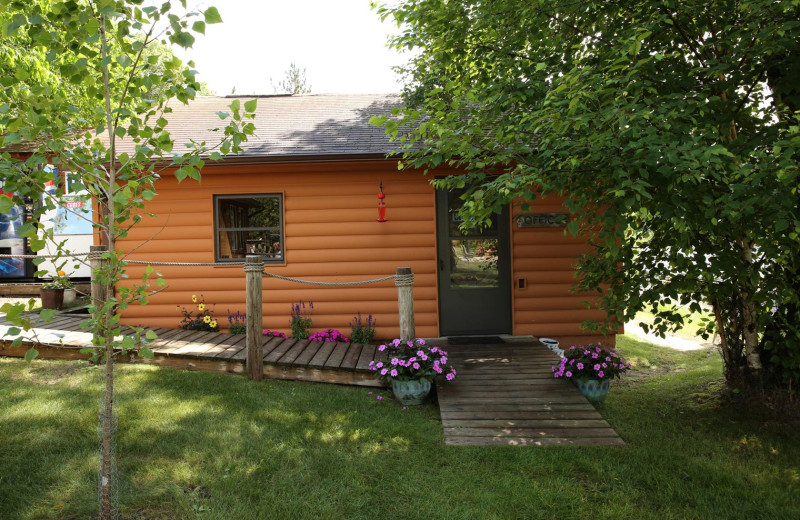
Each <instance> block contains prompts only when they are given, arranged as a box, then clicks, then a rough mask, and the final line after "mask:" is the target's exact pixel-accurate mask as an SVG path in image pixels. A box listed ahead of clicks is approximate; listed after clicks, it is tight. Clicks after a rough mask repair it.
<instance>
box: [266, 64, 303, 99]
mask: <svg viewBox="0 0 800 520" xmlns="http://www.w3.org/2000/svg"><path fill="white" fill-rule="evenodd" d="M270 83H272V78H270ZM272 90H273V91H274V92H275V93H276V94H310V93H311V85H309V84H308V81H307V80H306V69H305V68H304V69H303V70H300V68H299V67H298V66H297V65H295V64H294V63H290V64H289V68H288V69H286V74H285V77H284V78H283V79H282V80H280V81H279V82H278V84H277V85H276V84H275V83H272Z"/></svg>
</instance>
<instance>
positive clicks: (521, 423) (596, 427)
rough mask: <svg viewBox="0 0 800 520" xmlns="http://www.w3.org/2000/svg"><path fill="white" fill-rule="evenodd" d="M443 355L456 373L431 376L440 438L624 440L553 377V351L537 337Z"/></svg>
mask: <svg viewBox="0 0 800 520" xmlns="http://www.w3.org/2000/svg"><path fill="white" fill-rule="evenodd" d="M449 358H450V359H449V361H450V362H451V363H452V364H453V366H454V367H455V368H456V370H457V371H458V376H457V377H456V379H455V380H454V381H452V382H450V383H446V384H442V383H440V382H437V395H438V398H439V411H440V415H441V419H442V427H443V429H444V435H445V444H447V445H451V446H495V445H507V446H557V445H573V446H621V445H624V444H625V443H624V441H623V440H622V439H621V438H620V437H619V435H617V433H616V432H615V431H614V429H613V428H611V426H610V425H609V424H608V423H607V422H606V421H605V420H604V419H603V417H602V416H601V415H600V413H598V412H597V410H596V409H595V408H594V406H592V405H591V403H589V402H588V401H587V400H586V398H585V397H583V395H581V393H580V392H579V391H578V389H577V388H575V386H574V385H572V384H570V383H569V382H568V381H564V380H562V379H555V378H554V377H553V373H552V366H553V365H555V364H556V363H557V362H558V359H559V358H558V357H557V356H556V355H555V354H553V353H552V352H551V351H549V350H548V349H546V348H545V347H544V346H542V345H540V344H537V343H532V344H529V345H514V346H505V345H493V346H492V347H491V348H489V347H481V346H469V347H466V348H454V349H452V350H450V356H449Z"/></svg>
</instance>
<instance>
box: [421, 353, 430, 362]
mask: <svg viewBox="0 0 800 520" xmlns="http://www.w3.org/2000/svg"><path fill="white" fill-rule="evenodd" d="M420 357H421V358H422V361H428V356H426V355H425V354H424V353H423V354H422V355H421V356H420Z"/></svg>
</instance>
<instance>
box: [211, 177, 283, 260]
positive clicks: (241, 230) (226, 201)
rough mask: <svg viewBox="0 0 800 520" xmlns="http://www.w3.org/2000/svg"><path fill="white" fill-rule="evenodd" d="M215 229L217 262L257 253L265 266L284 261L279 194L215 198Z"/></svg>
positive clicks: (240, 258) (281, 200)
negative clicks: (265, 263)
mask: <svg viewBox="0 0 800 520" xmlns="http://www.w3.org/2000/svg"><path fill="white" fill-rule="evenodd" d="M214 228H215V233H214V235H215V239H214V240H215V244H214V246H215V250H216V261H218V262H237V261H241V260H243V259H244V257H245V256H247V255H258V254H260V255H261V256H262V258H263V259H264V262H267V263H281V262H283V260H284V257H283V197H282V196H281V195H280V194H276V193H275V194H264V195H215V196H214Z"/></svg>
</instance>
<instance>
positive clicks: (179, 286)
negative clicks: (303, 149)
mask: <svg viewBox="0 0 800 520" xmlns="http://www.w3.org/2000/svg"><path fill="white" fill-rule="evenodd" d="M437 173H438V172H437ZM443 173H451V172H443ZM381 181H382V182H383V185H384V192H385V193H386V199H385V200H386V203H387V215H386V216H387V222H377V221H376V219H377V197H376V195H377V193H378V184H379V182H381ZM157 188H158V192H159V195H158V196H157V197H156V198H155V199H153V200H152V201H150V202H148V206H147V209H148V211H149V212H151V213H154V214H155V215H157V216H156V217H149V216H145V217H144V219H143V221H142V223H141V224H139V225H138V226H136V227H135V228H134V229H133V231H132V232H131V234H130V236H129V237H128V238H127V239H126V240H124V241H121V243H120V247H121V248H123V249H125V250H129V251H130V250H133V249H134V248H137V249H136V250H135V252H134V253H132V254H131V256H130V259H132V260H148V261H182V262H213V261H214V208H213V196H214V195H224V194H259V193H281V194H283V205H284V253H285V256H284V262H283V263H280V264H267V265H266V266H265V269H266V270H268V271H270V272H274V273H276V274H280V275H284V276H291V277H297V278H303V279H311V280H318V281H357V280H364V279H369V278H379V277H384V276H388V275H391V274H394V273H395V270H396V268H397V267H406V266H407V267H411V268H412V270H413V272H414V275H415V285H414V290H413V295H414V311H415V325H416V334H417V335H418V336H420V337H437V336H439V322H438V312H439V309H438V298H437V291H438V289H437V272H436V266H437V263H436V260H437V254H436V214H435V194H434V190H433V188H432V186H431V185H430V184H429V177H427V176H424V175H422V173H419V172H398V171H397V166H396V163H395V161H362V162H314V163H285V164H261V165H224V166H218V165H212V166H207V167H206V168H204V170H203V180H202V182H201V183H199V184H198V183H196V182H194V181H191V180H185V181H184V182H183V183H180V184H179V183H177V182H176V180H175V179H174V177H172V176H171V175H165V176H164V177H163V178H162V179H161V180H160V181H159V182H158V186H157ZM561 203H562V200H561V199H558V198H555V197H549V198H548V199H544V200H537V201H536V202H534V204H533V207H532V208H531V210H530V211H529V212H533V213H551V212H552V213H560V212H564V209H563V207H562V206H561ZM522 212H523V211H522V209H521V203H519V202H517V203H515V204H514V205H513V207H512V211H511V212H510V213H511V215H510V218H511V219H512V222H511V248H512V278H511V283H512V297H513V302H512V309H513V324H514V325H513V327H514V328H513V333H514V334H515V335H527V334H530V335H534V336H546V337H560V336H585V335H586V334H587V333H586V332H585V331H583V330H582V329H581V323H582V322H583V321H585V320H587V319H601V318H602V317H603V313H602V312H601V311H598V310H596V309H587V308H586V307H585V306H584V304H583V302H584V301H587V300H588V299H590V298H591V297H593V295H588V294H577V293H572V292H570V288H571V287H572V285H573V284H574V282H575V277H574V275H575V270H574V265H575V261H576V260H575V259H576V257H577V256H578V255H579V254H581V252H582V251H583V250H584V248H585V247H586V246H585V244H584V243H583V241H582V240H580V239H576V238H572V237H569V236H567V235H565V233H564V228H524V229H519V228H517V226H516V223H515V221H514V217H515V216H517V215H518V214H519V213H522ZM157 269H158V270H159V271H160V272H161V273H163V275H164V277H165V279H166V280H167V282H168V290H166V291H164V292H163V293H160V294H157V295H155V296H153V297H151V298H150V303H149V304H148V305H147V306H138V305H132V306H130V307H129V308H128V309H126V310H125V311H124V314H123V320H122V321H123V323H126V324H139V325H147V326H150V327H167V328H173V327H177V326H178V324H179V322H180V320H181V318H182V315H181V312H180V309H179V308H178V306H185V307H187V308H192V306H193V304H192V301H191V296H192V295H193V294H196V295H198V296H200V295H202V296H203V298H204V299H205V302H206V304H209V305H210V306H211V307H212V309H213V310H214V317H215V318H216V319H217V320H218V321H219V323H220V325H221V326H222V327H223V328H227V310H230V311H231V313H234V312H236V311H240V312H242V313H244V312H245V274H244V271H243V269H242V264H237V265H236V266H235V267H157ZM143 271H144V267H143V266H133V265H131V266H130V268H129V276H130V277H131V279H132V280H136V279H141V275H142V273H143ZM520 278H524V279H525V281H526V287H525V288H524V289H520V288H519V287H518V284H517V281H518V279H520ZM300 300H302V301H305V302H314V310H313V314H312V319H313V325H312V329H313V330H321V329H325V328H329V327H330V328H337V329H340V330H341V331H343V332H345V333H346V334H349V332H350V328H349V323H350V322H351V321H352V320H353V318H354V316H355V315H356V313H357V312H359V311H360V312H361V313H362V315H363V316H364V318H366V316H367V315H368V314H370V313H371V314H372V315H373V316H374V317H375V318H376V319H377V321H378V330H377V337H378V338H393V337H397V336H398V334H399V320H398V303H397V288H396V287H395V285H394V282H393V281H386V282H381V283H379V284H372V285H362V286H354V287H346V288H345V287H343V288H338V287H336V288H332V287H319V286H311V285H300V284H296V283H291V282H286V281H282V280H277V279H274V278H264V301H263V305H262V309H263V325H264V327H265V328H270V329H272V330H279V331H282V332H288V331H289V318H290V311H291V305H292V303H294V302H298V301H300Z"/></svg>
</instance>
